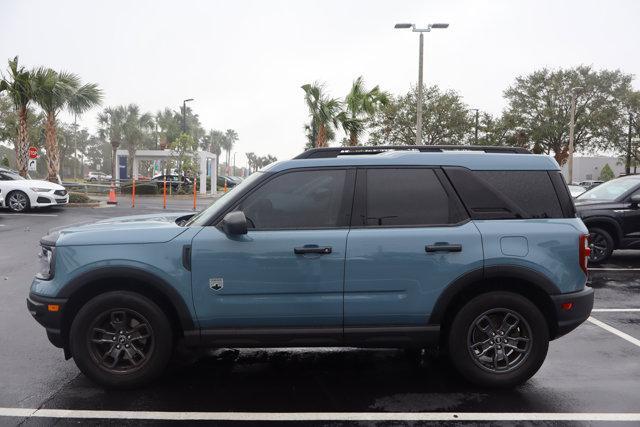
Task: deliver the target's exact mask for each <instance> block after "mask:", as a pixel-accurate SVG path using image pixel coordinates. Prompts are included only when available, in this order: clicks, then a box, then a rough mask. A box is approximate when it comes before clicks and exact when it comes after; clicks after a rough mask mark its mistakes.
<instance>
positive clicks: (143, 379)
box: [69, 291, 173, 389]
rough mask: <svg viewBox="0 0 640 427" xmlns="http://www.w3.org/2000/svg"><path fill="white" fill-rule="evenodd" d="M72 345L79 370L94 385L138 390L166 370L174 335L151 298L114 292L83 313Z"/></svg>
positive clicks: (95, 300) (74, 329)
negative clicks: (136, 388)
mask: <svg viewBox="0 0 640 427" xmlns="http://www.w3.org/2000/svg"><path fill="white" fill-rule="evenodd" d="M141 325H142V326H141ZM122 332H124V333H122ZM145 336H146V337H145ZM69 342H70V350H71V354H72V355H73V358H74V360H75V362H76V365H77V366H78V368H79V369H80V371H82V373H83V374H85V375H86V376H87V377H89V378H90V379H91V380H93V381H94V382H96V383H98V384H100V385H102V386H104V387H106V388H118V389H122V388H135V387H140V386H143V385H146V384H148V383H150V382H151V381H153V380H155V379H157V378H158V377H159V376H160V375H162V373H163V372H164V370H165V369H166V367H167V364H168V363H169V360H170V359H171V355H172V352H173V330H172V328H171V324H170V323H169V320H168V318H167V316H166V315H165V313H164V312H163V311H162V310H161V309H160V307H158V305H157V304H155V303H154V302H153V301H151V300H150V299H148V298H147V297H145V296H143V295H140V294H138V293H135V292H127V291H113V292H107V293H104V294H101V295H98V296H96V297H94V298H93V299H91V300H90V301H88V302H87V303H86V304H85V305H84V306H83V307H82V308H81V309H80V311H79V312H78V314H77V315H76V317H75V318H74V320H73V323H72V325H71V331H70V337H69Z"/></svg>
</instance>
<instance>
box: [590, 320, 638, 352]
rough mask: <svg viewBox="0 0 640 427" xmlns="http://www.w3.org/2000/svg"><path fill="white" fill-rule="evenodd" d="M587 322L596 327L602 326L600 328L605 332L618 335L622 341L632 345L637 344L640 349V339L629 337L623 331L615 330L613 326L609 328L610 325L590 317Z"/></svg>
mask: <svg viewBox="0 0 640 427" xmlns="http://www.w3.org/2000/svg"><path fill="white" fill-rule="evenodd" d="M587 320H588V321H589V322H591V323H593V324H594V325H596V326H600V327H601V328H602V329H604V330H605V331H608V332H611V333H612V334H614V335H617V336H619V337H620V338H622V339H625V340H627V341H629V342H630V343H631V344H635V345H637V346H638V347H640V340H639V339H636V338H634V337H632V336H631V335H629V334H625V333H624V332H622V331H620V330H618V329H616V328H614V327H613V326H609V325H607V324H606V323H604V322H601V321H599V320H598V319H595V318H593V317H589V318H588V319H587Z"/></svg>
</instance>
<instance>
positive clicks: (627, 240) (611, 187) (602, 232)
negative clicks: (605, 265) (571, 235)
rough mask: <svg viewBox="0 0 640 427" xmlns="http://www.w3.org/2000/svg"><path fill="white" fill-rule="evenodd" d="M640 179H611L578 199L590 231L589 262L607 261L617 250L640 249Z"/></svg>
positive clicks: (577, 203) (631, 176)
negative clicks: (639, 205)
mask: <svg viewBox="0 0 640 427" xmlns="http://www.w3.org/2000/svg"><path fill="white" fill-rule="evenodd" d="M639 203H640V175H629V176H625V177H622V178H616V179H612V180H611V181H607V182H605V183H603V184H600V185H599V186H597V187H595V188H593V189H591V190H588V191H587V192H585V193H583V194H581V195H580V196H578V198H576V200H575V205H576V209H577V211H578V215H579V216H580V217H581V218H582V220H583V221H584V223H585V225H586V226H587V228H588V229H589V244H590V246H591V257H590V261H591V262H593V263H601V262H604V261H606V260H607V259H608V258H609V257H610V256H611V253H612V252H613V251H614V250H615V249H640V209H639V207H638V204H639Z"/></svg>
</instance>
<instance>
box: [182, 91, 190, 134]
mask: <svg viewBox="0 0 640 427" xmlns="http://www.w3.org/2000/svg"><path fill="white" fill-rule="evenodd" d="M191 101H193V98H189V99H185V100H184V101H182V133H187V102H191Z"/></svg>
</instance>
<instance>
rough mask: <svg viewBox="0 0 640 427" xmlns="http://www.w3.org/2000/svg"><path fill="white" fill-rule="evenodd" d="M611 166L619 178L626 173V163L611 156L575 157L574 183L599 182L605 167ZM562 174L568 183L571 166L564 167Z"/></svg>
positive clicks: (565, 165)
mask: <svg viewBox="0 0 640 427" xmlns="http://www.w3.org/2000/svg"><path fill="white" fill-rule="evenodd" d="M607 164H608V165H609V167H610V168H611V170H612V171H613V174H614V175H615V176H619V175H621V174H623V173H624V171H625V170H624V162H622V161H621V160H620V159H619V158H617V157H609V156H575V157H574V158H573V182H580V181H589V180H598V179H599V178H600V172H601V171H602V168H603V167H604V165H607ZM562 174H563V175H564V177H565V179H566V180H567V181H568V180H569V179H568V176H569V165H568V163H565V164H564V165H563V166H562Z"/></svg>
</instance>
